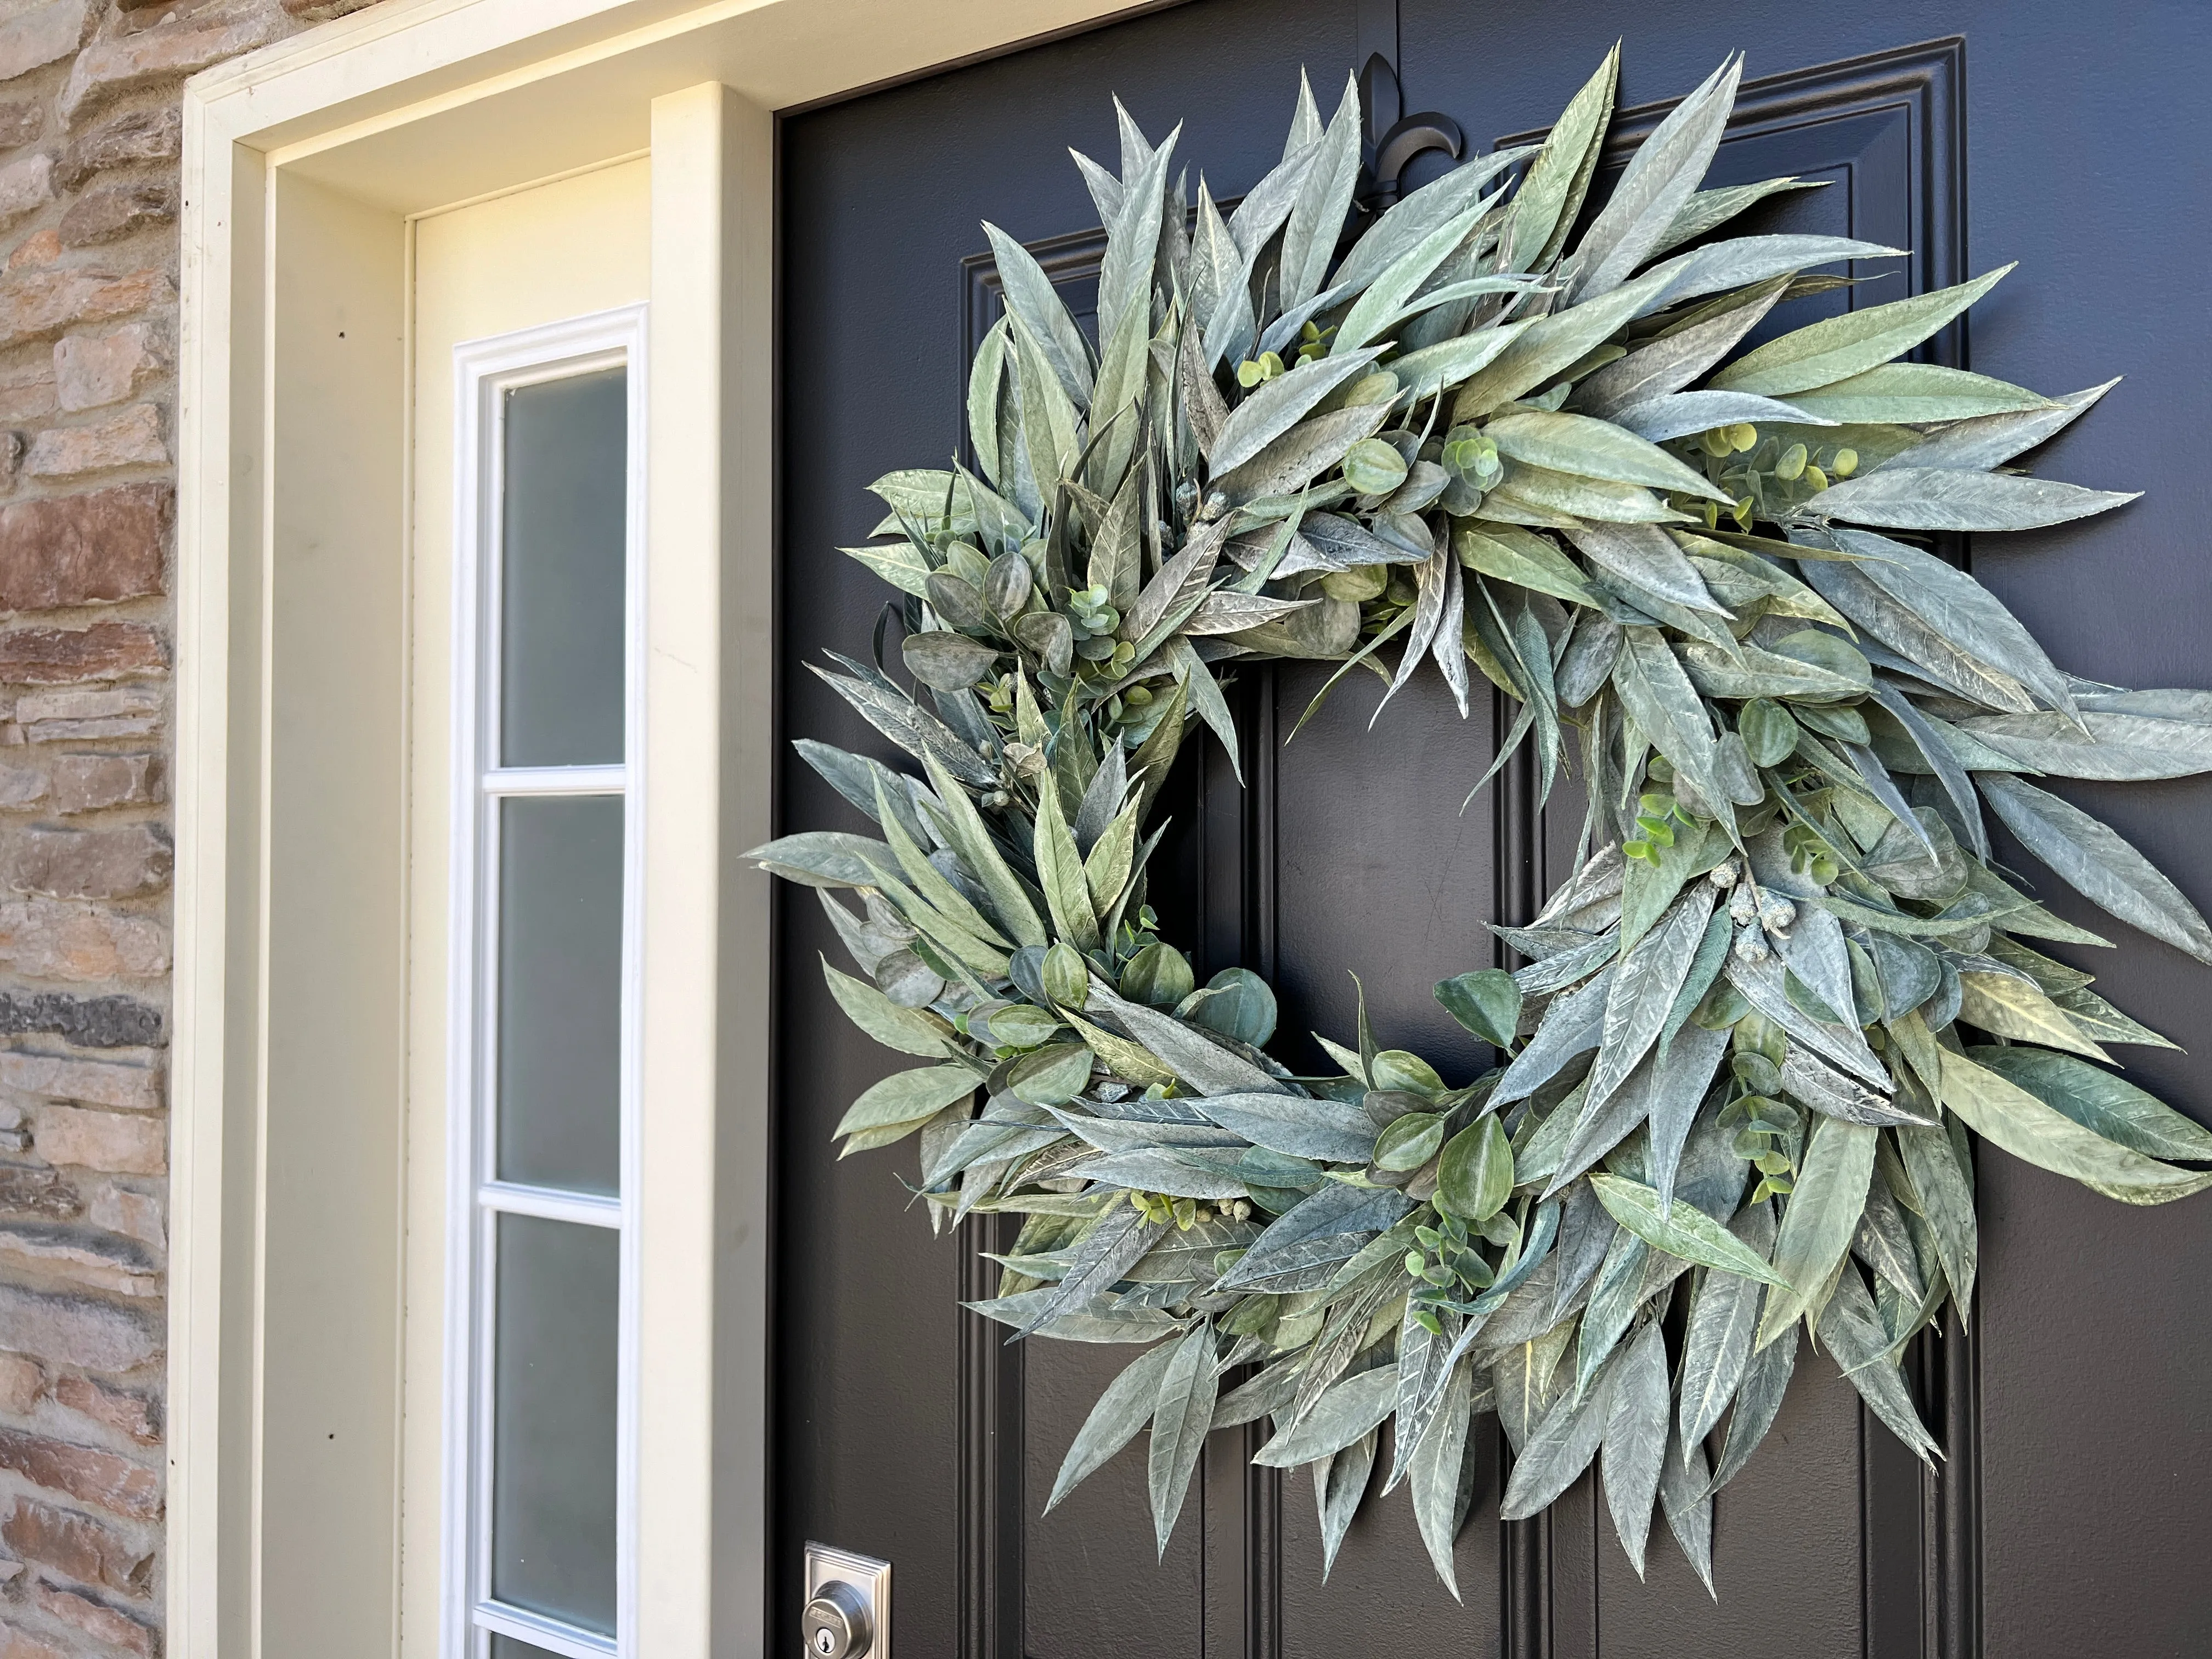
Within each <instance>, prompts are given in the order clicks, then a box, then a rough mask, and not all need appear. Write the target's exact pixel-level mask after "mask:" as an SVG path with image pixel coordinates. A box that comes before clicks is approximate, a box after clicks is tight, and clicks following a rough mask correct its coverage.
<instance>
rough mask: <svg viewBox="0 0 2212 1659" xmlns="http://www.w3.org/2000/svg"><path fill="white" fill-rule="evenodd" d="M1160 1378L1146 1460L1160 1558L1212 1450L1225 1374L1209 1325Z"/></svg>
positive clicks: (1194, 1333) (1195, 1330) (1180, 1346)
mask: <svg viewBox="0 0 2212 1659" xmlns="http://www.w3.org/2000/svg"><path fill="white" fill-rule="evenodd" d="M1172 1355H1173V1357H1172V1358H1170V1360H1169V1361H1168V1363H1167V1365H1166V1367H1165V1369H1164V1370H1163V1371H1162V1373H1161V1376H1160V1391H1159V1395H1158V1403H1157V1405H1156V1407H1155V1409H1154V1411H1153V1415H1152V1448H1151V1455H1150V1456H1149V1457H1148V1458H1147V1460H1146V1485H1147V1486H1148V1488H1149V1489H1150V1492H1151V1495H1152V1535H1153V1537H1154V1539H1155V1540H1156V1541H1158V1545H1159V1553H1160V1554H1161V1555H1163V1556H1164V1555H1166V1554H1167V1553H1168V1539H1169V1538H1170V1535H1172V1534H1173V1533H1174V1532H1175V1523H1176V1516H1180V1515H1181V1514H1182V1502H1183V1498H1184V1496H1185V1494H1186V1493H1188V1492H1189V1490H1190V1478H1191V1476H1192V1474H1194V1473H1195V1472H1196V1470H1197V1468H1198V1455H1199V1454H1200V1452H1201V1451H1203V1450H1205V1449H1206V1429H1207V1428H1208V1427H1209V1426H1210V1425H1212V1421H1213V1401H1214V1394H1215V1390H1216V1388H1217V1386H1218V1379H1219V1376H1220V1373H1219V1372H1218V1371H1217V1370H1215V1369H1214V1365H1213V1357H1214V1356H1213V1329H1212V1327H1211V1326H1210V1325H1208V1324H1206V1322H1204V1321H1203V1320H1201V1321H1200V1322H1199V1323H1197V1324H1196V1325H1194V1326H1193V1327H1191V1330H1190V1334H1189V1335H1188V1336H1186V1337H1184V1338H1183V1340H1182V1341H1180V1342H1178V1343H1176V1345H1175V1347H1174V1349H1173V1350H1172Z"/></svg>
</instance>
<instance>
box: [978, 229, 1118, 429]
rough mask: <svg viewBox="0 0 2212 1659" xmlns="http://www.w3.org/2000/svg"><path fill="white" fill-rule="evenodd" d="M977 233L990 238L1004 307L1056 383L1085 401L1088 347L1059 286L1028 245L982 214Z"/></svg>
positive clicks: (1088, 397) (1087, 398)
mask: <svg viewBox="0 0 2212 1659" xmlns="http://www.w3.org/2000/svg"><path fill="white" fill-rule="evenodd" d="M983 234H985V235H986V236H987V237H989V238H990V239H991V257H992V258H993V259H994V261H995V262H996V263H997V265H998V268H999V283H1000V288H1001V289H1002V290H1003V291H1004V293H1005V295H1006V310H1007V313H1008V314H1009V315H1011V316H1012V317H1013V318H1014V319H1016V320H1017V321H1018V323H1019V324H1020V325H1022V327H1023V328H1024V329H1025V330H1026V331H1028V333H1029V336H1030V340H1031V341H1032V342H1033V343H1034V344H1035V345H1036V349H1037V351H1038V352H1039V353H1040V354H1041V355H1042V357H1043V359H1044V362H1045V363H1046V364H1047V365H1048V367H1049V368H1051V370H1052V372H1053V374H1054V376H1055V377H1056V378H1057V380H1059V382H1060V389H1061V390H1062V391H1063V392H1066V395H1067V398H1068V399H1069V401H1071V402H1072V403H1073V404H1075V405H1076V406H1077V407H1078V408H1082V407H1085V406H1086V405H1087V404H1089V403H1090V401H1091V347H1090V345H1089V343H1087V342H1086V341H1085V339H1084V337H1083V331H1082V330H1081V329H1079V328H1078V327H1077V326H1076V325H1075V319H1074V318H1073V317H1071V316H1069V315H1068V314H1067V307H1066V306H1065V305H1063V304H1062V303H1061V302H1060V291H1059V289H1055V288H1054V286H1053V284H1052V278H1051V277H1049V276H1046V275H1045V274H1044V268H1043V267H1042V265H1040V264H1037V262H1036V259H1034V258H1031V257H1030V251H1029V250H1028V249H1027V248H1025V247H1024V246H1022V245H1021V244H1020V243H1019V242H1018V241H1016V240H1014V239H1013V238H1012V237H1011V236H1009V235H1007V234H1006V232H1005V231H1003V230H1000V228H998V227H997V226H996V225H994V224H993V223H991V222H989V221H988V220H986V221H984V223H983Z"/></svg>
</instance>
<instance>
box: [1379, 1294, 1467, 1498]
mask: <svg viewBox="0 0 2212 1659" xmlns="http://www.w3.org/2000/svg"><path fill="white" fill-rule="evenodd" d="M1417 1311H1419V1310H1418V1309H1417V1308H1416V1307H1415V1306H1414V1304H1413V1302H1412V1301H1411V1300H1410V1299H1408V1301H1407V1304H1406V1312H1405V1314H1404V1316H1403V1317H1402V1318H1401V1320H1400V1322H1399V1329H1398V1397H1397V1401H1396V1402H1395V1404H1394V1406H1393V1407H1392V1408H1391V1409H1392V1411H1393V1413H1394V1414H1395V1417H1396V1418H1397V1430H1396V1436H1395V1438H1396V1445H1395V1448H1394V1449H1393V1454H1392V1456H1391V1460H1390V1475H1389V1480H1386V1481H1384V1482H1383V1495H1384V1496H1385V1497H1388V1496H1389V1494H1390V1493H1391V1492H1393V1491H1394V1490H1395V1489H1396V1487H1397V1485H1398V1483H1399V1482H1400V1481H1401V1480H1404V1479H1405V1478H1406V1470H1407V1465H1408V1464H1410V1463H1411V1462H1412V1461H1413V1451H1414V1449H1415V1448H1416V1447H1418V1446H1419V1444H1420V1443H1421V1441H1422V1438H1423V1437H1425V1435H1426V1434H1427V1432H1428V1429H1429V1424H1430V1422H1431V1420H1432V1419H1434V1418H1435V1416H1436V1414H1437V1408H1438V1407H1439V1406H1440V1405H1441V1404H1442V1403H1443V1395H1444V1384H1445V1383H1446V1382H1447V1381H1449V1379H1450V1378H1451V1376H1453V1374H1454V1368H1455V1366H1456V1365H1457V1364H1458V1363H1459V1350H1458V1347H1457V1343H1458V1340H1459V1334H1460V1324H1461V1319H1462V1316H1460V1315H1458V1314H1455V1313H1452V1312H1450V1311H1449V1310H1446V1311H1445V1312H1443V1314H1440V1315H1437V1316H1436V1318H1437V1323H1438V1324H1439V1325H1441V1326H1442V1327H1443V1330H1442V1332H1441V1333H1437V1332H1432V1331H1431V1330H1430V1329H1429V1328H1428V1327H1427V1326H1425V1325H1424V1324H1422V1323H1421V1322H1419V1320H1417V1319H1416V1318H1414V1314H1415V1313H1416V1312H1417Z"/></svg>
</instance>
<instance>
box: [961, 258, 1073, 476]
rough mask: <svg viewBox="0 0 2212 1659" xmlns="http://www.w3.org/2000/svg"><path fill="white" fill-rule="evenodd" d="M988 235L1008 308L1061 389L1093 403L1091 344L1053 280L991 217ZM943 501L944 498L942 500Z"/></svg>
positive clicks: (1070, 395) (1071, 399)
mask: <svg viewBox="0 0 2212 1659" xmlns="http://www.w3.org/2000/svg"><path fill="white" fill-rule="evenodd" d="M983 234H985V235H986V236H987V237H989V238H990V239H991V257H992V258H993V259H994V261H995V262H996V263H997V264H998V268H999V283H1000V288H1001V289H1002V290H1003V291H1004V292H1005V294H1006V311H1007V313H1008V315H1010V316H1011V317H1012V318H1014V319H1016V320H1017V321H1018V323H1019V324H1020V325H1022V331H1026V332H1027V333H1028V335H1029V336H1030V340H1031V342H1032V343H1034V344H1035V345H1036V349H1037V350H1038V352H1039V353H1040V354H1041V356H1042V359H1043V361H1044V362H1045V363H1046V364H1047V365H1048V366H1049V367H1050V368H1051V370H1052V372H1053V374H1054V377H1055V378H1056V379H1057V380H1058V381H1059V383H1060V389H1061V391H1062V392H1064V393H1066V397H1067V398H1068V399H1069V401H1070V402H1072V403H1073V404H1076V405H1077V406H1078V407H1083V406H1085V405H1087V404H1089V403H1090V401H1091V348H1090V346H1089V345H1088V344H1087V343H1085V340H1084V338H1083V331H1082V330H1081V329H1079V328H1078V327H1077V326H1076V325H1075V319H1074V318H1073V317H1071V316H1069V315H1068V314H1067V307H1066V306H1065V305H1064V304H1062V303H1061V302H1060V291H1059V290H1058V289H1055V288H1054V286H1053V283H1052V278H1051V277H1049V276H1046V275H1045V274H1044V268H1043V267H1042V265H1040V264H1037V262H1036V259H1035V258H1032V257H1031V256H1030V251H1029V250H1028V249H1027V248H1025V247H1024V246H1022V245H1021V244H1020V243H1019V242H1018V241H1016V240H1014V239H1013V238H1012V237H1011V236H1009V235H1007V234H1006V232H1005V231H1003V230H1000V228H998V227H997V226H996V225H994V224H992V223H991V222H989V221H987V220H986V221H985V222H984V224H983ZM939 499H940V500H941V499H942V498H941V497H940V498H939Z"/></svg>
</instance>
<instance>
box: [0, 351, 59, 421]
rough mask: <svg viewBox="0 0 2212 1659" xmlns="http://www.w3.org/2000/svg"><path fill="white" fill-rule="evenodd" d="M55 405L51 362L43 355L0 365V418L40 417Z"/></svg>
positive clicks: (35, 418) (26, 418)
mask: <svg viewBox="0 0 2212 1659" xmlns="http://www.w3.org/2000/svg"><path fill="white" fill-rule="evenodd" d="M57 407H58V404H56V402H55V400H54V366H53V363H52V362H51V361H50V360H49V359H47V358H46V357H44V356H38V357H33V358H31V359H30V360H29V361H28V362H15V363H9V364H7V365H5V366H0V421H43V420H45V419H46V417H47V416H50V415H52V413H53V412H54V410H55V409H56V408H57Z"/></svg>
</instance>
